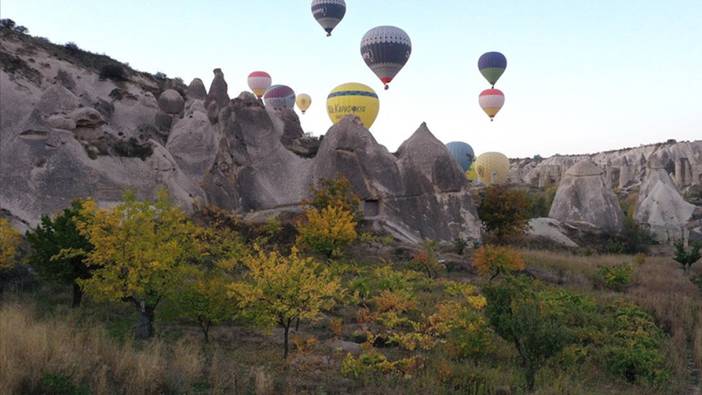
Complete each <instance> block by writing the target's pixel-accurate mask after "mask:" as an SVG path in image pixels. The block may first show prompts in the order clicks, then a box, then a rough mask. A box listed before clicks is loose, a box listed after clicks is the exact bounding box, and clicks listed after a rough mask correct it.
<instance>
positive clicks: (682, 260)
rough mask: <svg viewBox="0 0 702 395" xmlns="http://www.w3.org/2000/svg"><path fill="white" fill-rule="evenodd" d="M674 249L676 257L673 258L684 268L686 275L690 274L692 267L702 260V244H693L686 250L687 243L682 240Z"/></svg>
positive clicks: (676, 243)
mask: <svg viewBox="0 0 702 395" xmlns="http://www.w3.org/2000/svg"><path fill="white" fill-rule="evenodd" d="M674 247H675V256H673V259H674V260H675V261H676V262H678V263H679V264H680V265H681V266H682V267H683V270H684V271H685V273H686V274H687V273H689V272H690V267H692V265H694V264H695V262H697V261H699V260H700V258H702V254H700V249H702V244H700V243H692V245H690V248H689V249H687V248H685V243H684V242H683V240H682V239H681V240H678V241H676V242H675V245H674Z"/></svg>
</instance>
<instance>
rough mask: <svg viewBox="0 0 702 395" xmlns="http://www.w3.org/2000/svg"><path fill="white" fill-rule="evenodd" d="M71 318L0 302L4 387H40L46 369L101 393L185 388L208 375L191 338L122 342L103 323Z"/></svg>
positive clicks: (0, 380) (0, 382) (0, 385)
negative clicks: (42, 315)
mask: <svg viewBox="0 0 702 395" xmlns="http://www.w3.org/2000/svg"><path fill="white" fill-rule="evenodd" d="M66 318H67V317H62V318H61V319H60V320H59V319H51V320H45V321H39V320H37V319H36V318H35V316H34V314H33V313H32V309H31V308H29V307H27V306H23V305H19V304H7V305H4V306H2V307H0V366H2V369H0V393H2V394H13V393H25V392H32V391H35V390H36V388H37V386H38V385H39V382H40V381H41V379H42V378H43V377H45V375H47V374H53V375H61V376H64V377H68V378H70V380H71V381H73V382H74V383H75V384H76V385H78V386H80V385H83V386H85V387H88V388H90V391H91V393H96V394H109V393H115V392H119V393H126V394H144V393H160V392H164V391H165V392H177V393H182V392H187V391H188V390H190V388H191V386H192V384H193V383H194V382H195V381H196V380H198V379H199V378H200V377H202V375H203V370H204V358H203V355H202V352H201V351H200V350H199V348H198V346H196V345H193V344H192V343H190V344H189V343H188V342H187V341H186V340H182V341H180V342H178V343H176V344H175V345H174V346H173V347H172V349H167V347H166V346H165V344H164V343H163V342H162V341H160V340H154V341H151V342H149V343H146V344H144V345H143V346H142V347H137V346H136V345H135V344H132V343H131V342H126V343H125V344H119V343H117V342H116V341H115V340H113V339H111V338H110V337H109V336H108V335H107V333H106V331H105V330H104V329H103V328H102V327H101V326H91V327H79V326H77V325H75V324H72V322H73V320H71V317H68V319H66ZM196 344H197V343H196Z"/></svg>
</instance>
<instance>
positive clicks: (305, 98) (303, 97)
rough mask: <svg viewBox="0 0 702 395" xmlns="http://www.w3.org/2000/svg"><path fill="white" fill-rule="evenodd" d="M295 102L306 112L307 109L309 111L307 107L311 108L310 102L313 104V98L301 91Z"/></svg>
mask: <svg viewBox="0 0 702 395" xmlns="http://www.w3.org/2000/svg"><path fill="white" fill-rule="evenodd" d="M295 103H296V104H297V108H299V109H300V111H302V113H303V114H304V113H305V111H307V109H308V108H310V104H312V98H311V97H310V95H308V94H307V93H300V94H299V95H297V98H296V99H295Z"/></svg>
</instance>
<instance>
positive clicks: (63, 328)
mask: <svg viewBox="0 0 702 395" xmlns="http://www.w3.org/2000/svg"><path fill="white" fill-rule="evenodd" d="M313 196H314V197H313V199H311V200H310V201H309V202H307V204H308V206H307V210H306V211H305V212H304V213H303V214H302V215H301V216H300V217H299V218H297V219H295V220H294V221H292V222H291V223H281V222H280V221H278V220H270V221H268V222H267V223H263V224H250V223H245V222H243V221H241V220H240V219H239V218H238V217H236V216H234V215H231V214H230V213H228V212H224V211H222V210H219V209H216V208H212V207H203V208H200V209H199V210H198V212H197V213H196V215H194V216H193V217H192V218H191V217H189V216H187V215H186V214H185V213H184V212H182V211H181V210H180V209H179V208H177V207H176V206H174V205H173V204H172V203H171V201H170V200H169V198H168V196H167V195H166V194H165V192H163V193H161V194H160V195H159V197H158V199H156V200H155V201H143V200H139V199H137V198H136V197H135V196H133V195H132V194H125V197H124V200H123V202H122V203H121V204H120V205H118V206H116V207H113V208H110V209H104V208H99V207H97V205H96V204H95V202H93V201H92V200H84V201H78V202H76V203H74V204H73V206H71V207H69V208H67V209H66V210H65V211H64V212H62V213H60V214H59V215H58V216H55V217H46V218H44V220H43V221H42V223H41V225H40V226H39V227H38V228H36V229H33V230H31V231H30V232H29V233H28V234H27V237H26V240H27V241H25V242H23V243H24V244H20V241H21V240H20V237H19V235H17V234H16V233H13V231H12V230H11V228H9V226H8V223H7V222H6V221H3V222H2V223H0V229H2V252H3V254H2V256H3V261H2V264H0V268H1V269H2V273H3V274H2V276H3V279H2V282H3V283H5V284H6V287H5V291H4V293H3V294H2V301H1V302H0V365H1V366H2V369H0V393H36V394H44V393H53V394H84V393H129V394H131V393H173V394H176V393H202V394H205V393H256V394H279V393H287V394H298V393H368V394H414V393H416V394H428V393H431V394H435V393H457V394H521V393H538V394H564V393H568V394H685V393H692V391H693V389H694V388H695V387H696V386H698V385H699V382H697V380H699V378H698V377H697V376H696V372H697V369H699V368H702V327H701V325H702V292H701V290H700V286H702V281H700V279H701V278H702V270H701V269H700V266H697V265H695V264H692V265H691V266H690V268H689V270H687V269H686V270H684V269H683V266H682V265H680V264H678V263H676V262H675V261H674V260H673V259H672V257H671V256H651V255H648V256H647V255H645V254H639V255H596V254H591V253H588V254H587V255H586V254H580V255H578V254H575V252H568V251H563V250H561V251H549V250H532V249H523V248H518V247H515V246H514V244H512V245H510V244H508V243H506V242H503V241H504V240H502V239H501V238H500V237H501V236H504V235H506V234H509V236H510V237H509V239H510V242H511V241H512V240H514V239H518V236H519V235H518V233H519V230H520V229H522V228H523V226H522V222H523V221H521V220H520V222H518V223H516V224H515V223H510V221H505V222H499V224H500V225H495V226H507V227H508V229H509V232H507V231H505V229H503V230H502V231H500V232H491V233H493V234H492V235H491V237H489V238H488V239H489V240H492V241H493V242H494V243H493V244H485V245H482V246H480V245H475V246H473V245H467V243H465V242H464V241H460V240H457V241H456V242H455V243H453V244H451V245H441V244H437V243H432V242H426V243H425V244H423V245H421V246H413V245H406V244H400V243H397V242H395V241H393V240H392V238H390V237H387V236H384V235H380V234H374V233H372V232H370V231H369V230H368V229H365V228H364V226H363V224H362V223H361V222H360V221H359V219H360V218H361V216H360V214H359V213H358V212H357V209H356V207H358V200H357V198H356V197H355V196H354V195H353V193H351V189H350V185H349V183H348V181H346V180H344V179H337V180H328V181H326V182H324V183H323V185H321V186H320V187H319V188H318V189H316V190H314V193H313ZM486 196H488V198H489V199H500V197H499V196H500V194H499V193H497V194H495V193H493V194H487V195H486ZM510 196H511V195H510ZM513 198H514V196H512V197H511V198H510V199H513ZM489 205H490V206H491V207H498V206H500V205H499V204H495V202H489ZM507 206H509V207H510V209H512V208H513V207H517V206H520V205H507ZM527 208H528V207H526V205H525V207H523V209H527ZM516 217H517V218H521V216H516ZM497 223H498V222H497V221H495V222H494V224H497ZM493 230H494V229H493ZM681 248H683V249H684V246H682V247H681ZM698 265H699V264H698ZM28 268H31V270H29V271H28ZM31 273H37V275H38V277H35V275H33V274H31ZM83 294H84V296H83ZM71 306H75V307H73V308H72V307H71Z"/></svg>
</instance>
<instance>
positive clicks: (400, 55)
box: [361, 26, 412, 89]
mask: <svg viewBox="0 0 702 395" xmlns="http://www.w3.org/2000/svg"><path fill="white" fill-rule="evenodd" d="M411 53H412V41H411V40H410V38H409V36H408V35H407V33H405V31H404V30H402V29H400V28H399V27H394V26H378V27H374V28H373V29H371V30H369V31H368V33H366V34H365V35H364V36H363V39H362V40H361V55H362V56H363V60H364V61H365V62H366V64H367V65H368V67H370V69H371V70H373V72H374V73H375V75H377V76H378V78H380V80H381V81H382V82H383V84H385V89H388V87H389V85H388V84H389V83H390V81H392V79H393V78H395V76H396V75H397V73H399V72H400V70H402V68H403V67H404V66H405V64H406V63H407V60H409V57H410V54H411Z"/></svg>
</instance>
